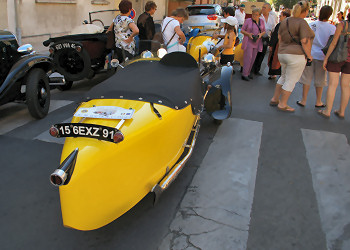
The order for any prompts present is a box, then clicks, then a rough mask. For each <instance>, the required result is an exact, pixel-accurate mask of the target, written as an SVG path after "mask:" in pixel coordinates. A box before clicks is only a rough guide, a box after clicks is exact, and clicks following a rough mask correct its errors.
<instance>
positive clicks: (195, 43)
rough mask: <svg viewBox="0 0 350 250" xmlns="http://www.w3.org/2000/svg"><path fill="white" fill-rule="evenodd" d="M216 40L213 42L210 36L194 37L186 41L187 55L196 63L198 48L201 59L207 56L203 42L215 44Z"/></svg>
mask: <svg viewBox="0 0 350 250" xmlns="http://www.w3.org/2000/svg"><path fill="white" fill-rule="evenodd" d="M217 41H218V40H214V39H212V37H211V36H201V35H200V36H196V37H191V38H190V40H189V41H188V45H187V53H189V54H190V55H191V56H193V57H194V59H196V61H197V62H198V59H199V48H200V49H201V50H200V53H201V58H202V57H203V56H204V55H205V54H207V53H208V52H209V51H208V49H209V48H208V47H207V46H206V45H205V42H211V43H214V44H216V43H217Z"/></svg>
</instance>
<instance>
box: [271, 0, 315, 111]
mask: <svg viewBox="0 0 350 250" xmlns="http://www.w3.org/2000/svg"><path fill="white" fill-rule="evenodd" d="M309 8H310V6H309V3H308V2H306V1H300V2H298V3H297V4H295V5H294V6H293V10H292V16H291V17H288V18H286V19H285V20H283V21H282V22H281V24H280V28H279V31H278V40H279V42H280V44H279V48H278V59H279V61H280V63H281V77H280V78H279V79H278V81H277V84H276V87H275V92H274V95H273V97H272V98H271V101H270V105H271V106H277V108H278V109H279V110H280V111H284V112H294V111H295V109H294V108H292V107H290V106H288V100H289V97H290V95H291V93H292V92H293V89H294V87H295V84H296V83H297V81H299V79H300V76H301V75H302V73H303V70H304V68H305V66H306V62H307V61H310V62H311V61H312V56H311V44H312V40H313V38H314V36H315V34H314V32H313V31H312V30H311V28H310V27H309V25H308V24H307V22H306V21H305V20H304V18H305V17H306V15H307V14H308V12H309ZM307 58H308V60H307Z"/></svg>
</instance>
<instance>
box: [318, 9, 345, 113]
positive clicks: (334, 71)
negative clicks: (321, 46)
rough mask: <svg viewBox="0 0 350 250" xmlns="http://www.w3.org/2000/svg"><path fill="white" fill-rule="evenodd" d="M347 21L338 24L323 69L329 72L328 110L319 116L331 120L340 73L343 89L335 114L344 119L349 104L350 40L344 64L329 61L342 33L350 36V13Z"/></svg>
mask: <svg viewBox="0 0 350 250" xmlns="http://www.w3.org/2000/svg"><path fill="white" fill-rule="evenodd" d="M347 19H348V20H346V21H343V22H341V23H338V24H337V28H336V30H335V34H334V37H333V41H332V43H331V44H330V45H329V49H328V51H327V54H326V56H325V58H324V60H323V68H324V69H325V70H327V71H328V77H329V86H328V89H327V101H326V104H327V106H326V109H325V110H320V111H319V114H320V115H322V116H323V117H325V118H329V117H330V115H331V111H332V107H333V102H334V97H335V92H336V90H337V87H338V84H339V73H340V87H341V95H340V107H339V109H338V110H335V111H334V114H335V115H336V116H337V117H338V118H340V119H344V113H345V109H346V106H347V105H348V102H349V95H350V42H349V39H348V44H347V48H348V55H347V59H346V60H345V61H344V62H340V63H335V62H329V61H328V58H329V56H330V55H331V54H332V52H333V50H334V48H335V47H336V45H337V42H338V40H339V37H340V35H341V33H342V32H343V33H346V32H347V34H348V36H349V34H350V33H349V32H350V25H349V22H350V13H349V14H348V16H347Z"/></svg>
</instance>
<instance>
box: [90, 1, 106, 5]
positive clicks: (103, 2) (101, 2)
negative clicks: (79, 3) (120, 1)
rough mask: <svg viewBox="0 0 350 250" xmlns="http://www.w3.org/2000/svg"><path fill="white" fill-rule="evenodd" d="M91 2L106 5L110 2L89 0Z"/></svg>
mask: <svg viewBox="0 0 350 250" xmlns="http://www.w3.org/2000/svg"><path fill="white" fill-rule="evenodd" d="M91 4H101V5H108V4H110V2H109V1H107V0H91Z"/></svg>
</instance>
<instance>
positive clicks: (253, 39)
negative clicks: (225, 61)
mask: <svg viewBox="0 0 350 250" xmlns="http://www.w3.org/2000/svg"><path fill="white" fill-rule="evenodd" d="M241 33H242V34H243V35H244V38H243V42H242V49H243V50H244V55H243V72H242V80H245V81H249V78H250V79H253V76H252V75H251V74H250V71H251V69H252V66H253V64H254V61H255V58H256V55H257V54H258V51H260V52H261V51H262V49H263V43H262V40H261V37H262V36H263V35H264V34H265V22H264V21H263V20H262V19H260V9H258V8H256V9H253V11H252V18H248V19H246V20H245V22H244V24H243V27H242V30H241Z"/></svg>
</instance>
